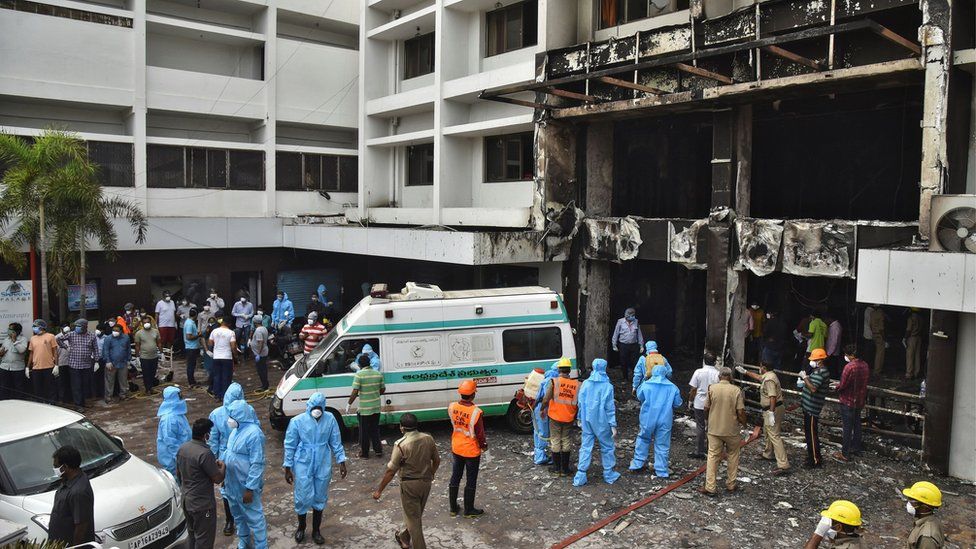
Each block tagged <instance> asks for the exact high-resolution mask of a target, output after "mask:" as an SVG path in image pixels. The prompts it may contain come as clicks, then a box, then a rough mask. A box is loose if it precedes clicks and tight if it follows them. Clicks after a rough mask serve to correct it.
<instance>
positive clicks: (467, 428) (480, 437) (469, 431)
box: [447, 379, 488, 518]
mask: <svg viewBox="0 0 976 549" xmlns="http://www.w3.org/2000/svg"><path fill="white" fill-rule="evenodd" d="M477 391H478V384H477V383H475V382H474V380H473V379H466V380H464V381H462V382H461V385H460V386H459V387H458V394H459V395H461V400H460V401H458V402H452V403H451V405H450V406H448V407H447V415H448V417H449V418H450V420H451V425H453V427H454V434H453V435H452V436H451V452H452V453H453V454H454V467H453V469H452V471H451V482H450V483H449V484H448V485H447V486H448V488H447V490H448V497H449V501H450V504H451V516H452V517H456V516H457V515H458V513H459V512H460V511H461V510H460V509H459V508H458V502H457V497H458V490H459V489H460V488H461V477H462V476H463V475H465V474H466V475H467V477H468V478H467V480H466V481H465V483H464V517H465V518H475V517H478V516H480V515H483V514H484V513H485V512H484V511H483V510H482V509H476V508H475V506H474V494H475V490H476V489H477V487H478V467H480V466H481V452H482V451H484V450H487V449H488V442H487V440H486V439H485V422H484V419H483V417H482V416H483V414H482V413H481V408H478V407H477V406H475V405H474V395H475V393H476V392H477Z"/></svg>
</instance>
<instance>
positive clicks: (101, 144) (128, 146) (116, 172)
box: [88, 141, 135, 187]
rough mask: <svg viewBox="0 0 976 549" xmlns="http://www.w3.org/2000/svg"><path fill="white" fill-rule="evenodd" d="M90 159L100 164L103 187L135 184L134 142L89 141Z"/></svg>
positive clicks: (99, 174) (98, 176)
mask: <svg viewBox="0 0 976 549" xmlns="http://www.w3.org/2000/svg"><path fill="white" fill-rule="evenodd" d="M88 160H90V161H91V162H92V163H93V164H95V165H97V166H98V174H97V178H98V183H99V184H100V185H102V186H103V187H133V186H135V173H134V169H133V159H132V143H108V142H105V141H89V142H88Z"/></svg>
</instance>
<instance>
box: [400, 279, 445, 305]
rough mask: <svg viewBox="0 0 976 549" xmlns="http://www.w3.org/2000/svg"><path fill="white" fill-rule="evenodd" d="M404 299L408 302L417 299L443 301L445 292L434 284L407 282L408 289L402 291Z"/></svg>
mask: <svg viewBox="0 0 976 549" xmlns="http://www.w3.org/2000/svg"><path fill="white" fill-rule="evenodd" d="M400 293H401V294H402V295H403V298H404V299H406V300H407V301H413V300H415V299H443V298H444V292H443V291H441V289H440V288H439V287H438V286H435V285H433V284H423V283H420V282H407V287H406V288H404V289H402V290H400Z"/></svg>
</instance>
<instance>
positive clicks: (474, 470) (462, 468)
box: [448, 452, 481, 490]
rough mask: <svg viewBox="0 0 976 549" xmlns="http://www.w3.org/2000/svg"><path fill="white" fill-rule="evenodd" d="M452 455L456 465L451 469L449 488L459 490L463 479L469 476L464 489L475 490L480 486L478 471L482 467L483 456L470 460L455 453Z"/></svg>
mask: <svg viewBox="0 0 976 549" xmlns="http://www.w3.org/2000/svg"><path fill="white" fill-rule="evenodd" d="M451 455H453V456H454V464H453V467H452V468H451V482H449V483H448V487H450V488H458V487H459V486H461V477H462V476H463V475H465V474H467V477H468V478H467V480H466V481H465V482H464V489H465V490H474V489H475V488H476V487H477V486H478V469H479V468H480V467H481V456H478V457H473V458H469V457H464V456H459V455H457V454H455V453H453V452H452V453H451Z"/></svg>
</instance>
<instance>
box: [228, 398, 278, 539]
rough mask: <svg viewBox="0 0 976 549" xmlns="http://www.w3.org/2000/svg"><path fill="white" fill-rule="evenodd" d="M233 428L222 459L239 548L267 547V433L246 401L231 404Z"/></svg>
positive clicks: (230, 418) (231, 424)
mask: <svg viewBox="0 0 976 549" xmlns="http://www.w3.org/2000/svg"><path fill="white" fill-rule="evenodd" d="M227 412H228V415H229V416H230V417H228V418H227V425H228V426H230V427H231V429H232V431H231V433H230V438H229V439H228V440H227V448H225V449H224V452H223V454H222V455H221V460H222V461H223V462H224V465H225V467H226V470H227V474H226V476H225V477H224V495H225V496H226V497H227V501H228V503H230V512H231V513H233V515H234V523H235V524H236V525H237V538H238V540H237V547H238V549H249V548H250V547H253V549H266V548H267V547H268V524H267V522H265V520H264V507H263V506H262V505H261V492H262V490H263V489H264V433H262V432H261V424H260V422H258V416H257V414H255V413H254V408H252V407H251V405H250V404H248V403H247V402H245V401H243V400H235V401H234V402H231V403H230V406H228V407H227Z"/></svg>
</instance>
